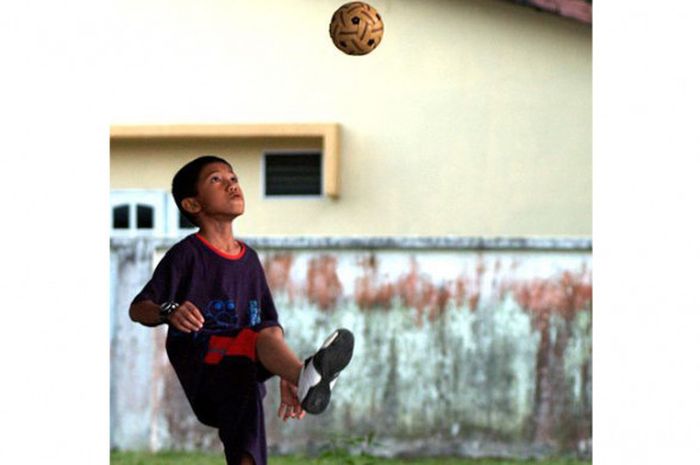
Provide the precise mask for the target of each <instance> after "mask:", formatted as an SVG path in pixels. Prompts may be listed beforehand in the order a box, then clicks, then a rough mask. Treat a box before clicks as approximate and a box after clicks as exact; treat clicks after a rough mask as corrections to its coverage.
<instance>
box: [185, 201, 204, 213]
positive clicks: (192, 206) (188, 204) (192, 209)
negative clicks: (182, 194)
mask: <svg viewBox="0 0 700 465" xmlns="http://www.w3.org/2000/svg"><path fill="white" fill-rule="evenodd" d="M182 208H184V209H185V211H186V212H187V213H192V214H196V213H199V211H200V210H201V209H202V206H201V205H200V204H199V202H197V199H195V198H194V197H187V198H186V199H183V200H182Z"/></svg>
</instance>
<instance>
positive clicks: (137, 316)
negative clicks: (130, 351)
mask: <svg viewBox="0 0 700 465" xmlns="http://www.w3.org/2000/svg"><path fill="white" fill-rule="evenodd" d="M129 317H130V318H131V320H132V321H136V322H138V323H141V324H142V325H144V326H151V327H152V326H158V325H159V324H161V323H164V321H161V318H160V305H158V304H157V303H155V302H153V301H152V300H141V301H139V302H135V303H133V304H131V307H129ZM167 323H169V324H171V325H173V326H174V327H175V328H176V329H179V330H180V331H182V332H185V333H189V332H191V331H199V330H200V329H202V326H203V325H204V317H203V316H202V313H201V312H200V311H199V309H198V308H197V307H196V306H195V305H194V304H193V303H192V302H190V301H189V300H188V301H186V302H183V303H182V304H181V305H179V306H178V307H177V308H176V309H175V311H173V312H172V313H171V314H170V315H169V316H168V318H167Z"/></svg>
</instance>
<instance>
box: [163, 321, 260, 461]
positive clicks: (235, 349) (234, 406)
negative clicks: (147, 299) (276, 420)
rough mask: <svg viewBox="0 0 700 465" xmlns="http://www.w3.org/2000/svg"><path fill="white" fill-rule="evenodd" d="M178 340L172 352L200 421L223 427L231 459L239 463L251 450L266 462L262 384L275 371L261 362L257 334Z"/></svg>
mask: <svg viewBox="0 0 700 465" xmlns="http://www.w3.org/2000/svg"><path fill="white" fill-rule="evenodd" d="M174 339H175V340H174V341H171V340H170V338H169V340H168V343H167V349H168V356H169V358H170V360H171V362H172V364H173V367H175V371H176V373H177V375H178V378H179V379H180V382H181V384H182V386H183V388H184V389H185V393H186V394H187V398H188V400H189V402H190V405H191V406H192V410H193V411H194V414H195V416H196V417H197V419H198V420H199V421H201V422H202V423H204V424H205V425H208V426H211V427H214V428H217V429H218V430H219V438H220V439H221V441H222V443H223V444H224V452H225V455H226V463H227V464H228V465H239V464H240V461H241V457H242V454H243V453H248V454H250V455H251V456H252V457H253V459H254V460H255V463H256V465H266V463H267V441H266V438H265V415H264V412H263V398H264V396H265V386H264V384H263V383H264V382H265V381H266V380H267V379H269V378H270V377H272V374H271V373H270V372H269V371H267V370H266V369H265V368H264V367H263V366H262V364H261V363H260V362H259V361H258V360H257V357H256V354H255V342H256V340H257V332H255V331H253V330H251V329H244V330H242V331H240V332H238V333H237V334H236V335H235V336H231V335H212V336H209V337H208V338H207V339H206V341H201V340H200V341H197V343H196V344H191V343H190V342H189V341H187V340H183V339H181V338H174Z"/></svg>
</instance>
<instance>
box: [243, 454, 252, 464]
mask: <svg viewBox="0 0 700 465" xmlns="http://www.w3.org/2000/svg"><path fill="white" fill-rule="evenodd" d="M241 465H255V460H253V457H251V456H250V455H249V454H243V458H242V459H241Z"/></svg>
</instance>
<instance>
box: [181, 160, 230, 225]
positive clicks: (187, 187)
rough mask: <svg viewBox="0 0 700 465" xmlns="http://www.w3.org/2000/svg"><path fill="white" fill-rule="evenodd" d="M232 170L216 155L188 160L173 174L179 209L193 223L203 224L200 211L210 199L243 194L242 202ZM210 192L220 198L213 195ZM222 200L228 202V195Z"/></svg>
mask: <svg viewBox="0 0 700 465" xmlns="http://www.w3.org/2000/svg"><path fill="white" fill-rule="evenodd" d="M224 165H225V166H224ZM224 171H225V172H224ZM232 173H233V168H232V167H231V165H230V164H229V162H227V161H226V160H224V159H222V158H219V157H215V156H213V155H205V156H202V157H199V158H196V159H194V160H192V161H190V162H188V163H187V164H186V165H185V166H183V167H182V168H180V169H179V170H178V172H177V173H175V176H174V177H173V184H172V194H173V198H174V199H175V204H176V205H177V208H178V209H179V210H180V212H181V213H182V214H183V215H184V216H185V217H186V218H187V219H188V220H189V221H190V222H191V223H192V224H195V225H197V226H201V225H200V224H199V222H198V221H197V214H198V212H199V211H201V210H202V209H206V208H207V207H208V205H207V202H211V203H215V202H217V201H220V200H222V199H221V197H222V196H224V195H228V194H230V195H231V196H232V197H233V196H234V194H235V195H237V196H240V200H241V201H242V192H241V191H240V187H238V180H237V178H236V175H235V174H232ZM205 177H206V178H207V179H205ZM202 190H204V191H205V192H202ZM228 190H230V191H231V192H227V191H228ZM211 195H214V196H219V198H215V197H214V198H212V197H211ZM223 200H224V201H227V200H228V198H227V197H226V198H224V199H223ZM241 213H242V211H241Z"/></svg>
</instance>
